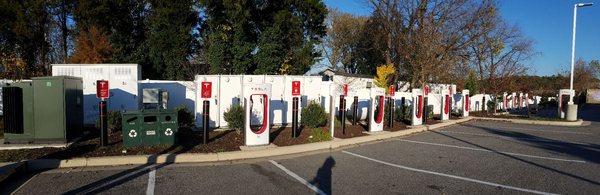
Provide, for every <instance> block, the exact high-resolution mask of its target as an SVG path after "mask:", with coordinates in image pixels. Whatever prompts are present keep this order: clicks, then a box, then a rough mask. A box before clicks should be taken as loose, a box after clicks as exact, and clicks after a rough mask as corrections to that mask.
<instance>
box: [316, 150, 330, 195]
mask: <svg viewBox="0 0 600 195" xmlns="http://www.w3.org/2000/svg"><path fill="white" fill-rule="evenodd" d="M334 166H335V160H334V159H333V157H331V156H329V157H328V158H327V159H326V160H325V162H323V165H322V166H321V167H320V168H319V170H317V175H316V176H315V178H313V179H312V181H310V183H311V184H313V185H314V186H316V187H317V188H319V189H320V190H321V191H323V192H325V194H331V181H332V179H331V175H332V171H331V169H333V167H334Z"/></svg>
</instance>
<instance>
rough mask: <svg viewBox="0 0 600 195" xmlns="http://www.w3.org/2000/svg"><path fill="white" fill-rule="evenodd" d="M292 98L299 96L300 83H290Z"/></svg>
mask: <svg viewBox="0 0 600 195" xmlns="http://www.w3.org/2000/svg"><path fill="white" fill-rule="evenodd" d="M292 96H294V97H296V96H300V81H292Z"/></svg>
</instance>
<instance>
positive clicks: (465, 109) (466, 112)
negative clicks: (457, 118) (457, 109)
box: [462, 89, 471, 117]
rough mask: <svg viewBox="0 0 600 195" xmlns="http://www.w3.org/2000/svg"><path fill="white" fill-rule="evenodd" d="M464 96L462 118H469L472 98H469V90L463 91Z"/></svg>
mask: <svg viewBox="0 0 600 195" xmlns="http://www.w3.org/2000/svg"><path fill="white" fill-rule="evenodd" d="M462 96H463V101H462V102H463V105H462V106H463V107H462V111H463V112H462V116H463V117H467V116H469V104H470V103H471V102H470V100H469V99H470V97H469V90H467V89H465V90H463V91H462Z"/></svg>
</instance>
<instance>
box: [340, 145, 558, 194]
mask: <svg viewBox="0 0 600 195" xmlns="http://www.w3.org/2000/svg"><path fill="white" fill-rule="evenodd" d="M342 152H343V153H346V154H349V155H353V156H356V157H359V158H363V159H367V160H370V161H373V162H377V163H381V164H384V165H388V166H392V167H397V168H401V169H405V170H409V171H414V172H419V173H427V174H432V175H437V176H442V177H450V178H453V179H458V180H463V181H469V182H474V183H479V184H484V185H489V186H494V187H501V188H506V189H511V190H517V191H521V192H529V193H534V194H554V193H549V192H542V191H537V190H531V189H525V188H519V187H514V186H508V185H503V184H498V183H493V182H488V181H482V180H477V179H472V178H468V177H461V176H457V175H450V174H446V173H439V172H435V171H428V170H423V169H417V168H412V167H407V166H402V165H398V164H393V163H389V162H385V161H381V160H377V159H373V158H369V157H366V156H362V155H360V154H355V153H352V152H348V151H342Z"/></svg>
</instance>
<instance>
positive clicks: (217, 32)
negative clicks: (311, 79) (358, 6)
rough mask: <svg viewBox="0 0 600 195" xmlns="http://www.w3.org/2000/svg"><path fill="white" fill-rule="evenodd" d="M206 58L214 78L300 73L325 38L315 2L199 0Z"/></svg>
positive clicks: (321, 5) (320, 4)
mask: <svg viewBox="0 0 600 195" xmlns="http://www.w3.org/2000/svg"><path fill="white" fill-rule="evenodd" d="M200 4H201V5H202V6H203V7H204V8H205V14H206V23H205V28H204V29H203V37H206V39H205V40H207V41H206V43H205V45H206V47H207V48H206V51H207V52H206V59H207V62H208V63H209V64H210V67H211V70H210V72H211V73H215V74H280V73H282V74H304V73H305V72H306V71H307V70H308V69H309V68H310V66H312V64H314V62H315V60H316V59H317V58H318V57H319V56H320V55H319V53H318V52H316V51H315V49H314V46H315V45H316V44H318V43H319V41H320V39H321V37H322V36H324V35H325V26H324V24H323V21H324V18H325V16H326V15H327V10H326V9H325V5H324V3H323V2H322V1H320V0H314V1H301V0H285V1H249V0H242V1H210V0H202V1H200Z"/></svg>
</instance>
